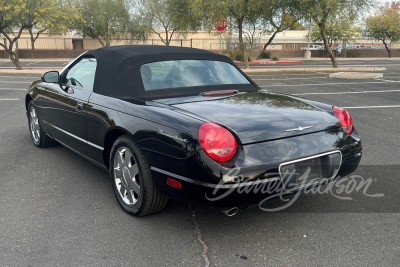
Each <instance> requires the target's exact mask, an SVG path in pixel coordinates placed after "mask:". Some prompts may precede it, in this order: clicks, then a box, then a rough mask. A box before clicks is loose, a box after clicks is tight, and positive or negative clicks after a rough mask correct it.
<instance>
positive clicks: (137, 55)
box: [83, 45, 254, 100]
mask: <svg viewBox="0 0 400 267" xmlns="http://www.w3.org/2000/svg"><path fill="white" fill-rule="evenodd" d="M83 56H84V57H87V56H91V57H95V58H96V60H97V69H96V78H95V82H94V88H93V90H94V92H95V93H98V94H101V95H106V96H110V97H115V98H119V99H132V98H135V99H141V100H147V99H155V98H169V97H177V96H180V94H182V96H184V94H183V92H185V94H187V95H190V94H193V93H196V92H195V91H197V90H200V88H193V89H192V88H190V89H189V88H188V89H185V90H184V91H183V90H181V89H173V90H166V89H162V90H152V91H147V92H146V91H145V90H144V87H143V83H142V78H141V75H140V67H141V66H142V65H143V64H146V63H150V62H155V61H165V60H185V59H199V60H201V59H202V60H218V61H224V62H228V63H230V64H232V65H233V66H235V67H236V68H237V66H236V65H235V64H234V62H233V61H232V60H231V59H230V58H228V57H226V56H223V55H219V54H215V53H212V52H209V51H205V50H201V49H195V48H187V47H174V46H158V45H124V46H111V47H103V48H99V49H96V50H91V51H88V52H87V53H85V54H84V55H83ZM244 76H246V75H244ZM246 77H247V76H246ZM250 81H251V80H250ZM231 87H232V86H231ZM253 88H254V87H253ZM201 90H204V88H203V89H201ZM192 91H193V92H192Z"/></svg>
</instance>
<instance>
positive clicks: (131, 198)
mask: <svg viewBox="0 0 400 267" xmlns="http://www.w3.org/2000/svg"><path fill="white" fill-rule="evenodd" d="M109 166H110V177H111V183H112V186H113V189H114V193H115V196H116V198H117V200H118V202H119V204H120V205H121V207H122V208H123V209H124V210H125V211H126V212H128V213H130V214H132V215H134V216H144V215H147V214H151V213H154V212H157V211H160V210H162V209H163V208H164V207H165V205H166V204H167V202H168V198H167V197H166V196H165V195H164V194H163V193H162V192H161V191H160V190H159V189H158V188H157V186H156V184H155V183H154V181H153V178H152V175H151V170H150V164H149V162H148V161H147V158H146V156H145V155H144V153H143V151H142V150H141V149H140V148H139V146H138V145H137V144H136V143H135V141H134V140H132V138H130V137H129V136H127V135H123V136H121V137H119V138H118V139H117V140H116V141H115V143H114V144H113V146H112V148H111V153H110V165H109Z"/></svg>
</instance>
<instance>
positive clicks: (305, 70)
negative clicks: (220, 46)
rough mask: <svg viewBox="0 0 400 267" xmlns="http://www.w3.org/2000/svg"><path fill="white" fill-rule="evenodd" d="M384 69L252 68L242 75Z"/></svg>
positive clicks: (383, 68) (377, 68) (245, 70)
mask: <svg viewBox="0 0 400 267" xmlns="http://www.w3.org/2000/svg"><path fill="white" fill-rule="evenodd" d="M385 70H386V68H385V67H339V68H332V67H305V68H303V67H297V68H295V67H293V68H287V67H284V68H252V69H242V71H243V72H244V73H262V72H286V71H287V72H289V71H294V72H295V71H303V72H307V71H329V72H337V71H385Z"/></svg>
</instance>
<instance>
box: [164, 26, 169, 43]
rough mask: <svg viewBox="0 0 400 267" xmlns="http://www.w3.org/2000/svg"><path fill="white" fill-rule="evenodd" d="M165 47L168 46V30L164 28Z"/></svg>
mask: <svg viewBox="0 0 400 267" xmlns="http://www.w3.org/2000/svg"><path fill="white" fill-rule="evenodd" d="M165 45H166V46H169V38H168V29H167V28H165Z"/></svg>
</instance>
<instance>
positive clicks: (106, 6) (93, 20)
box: [75, 0, 131, 46]
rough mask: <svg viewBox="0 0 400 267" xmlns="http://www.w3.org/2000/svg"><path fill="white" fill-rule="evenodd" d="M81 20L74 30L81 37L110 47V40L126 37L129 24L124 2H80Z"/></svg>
mask: <svg viewBox="0 0 400 267" xmlns="http://www.w3.org/2000/svg"><path fill="white" fill-rule="evenodd" d="M78 5H79V8H80V14H81V16H82V20H78V21H76V25H75V28H76V29H77V30H78V31H80V32H81V33H82V35H83V36H89V37H92V38H94V39H97V40H98V41H99V42H100V44H101V45H102V46H110V44H111V40H112V39H117V38H120V37H122V36H125V35H127V33H128V29H129V28H128V26H129V25H130V23H131V16H130V14H129V8H128V3H127V2H126V1H125V0H80V1H79V3H78Z"/></svg>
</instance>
